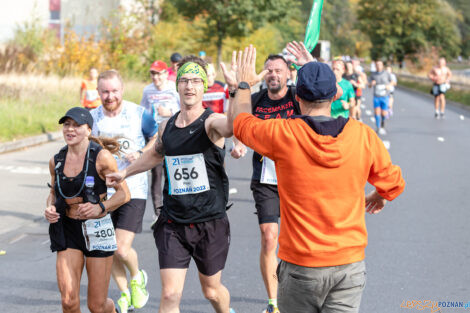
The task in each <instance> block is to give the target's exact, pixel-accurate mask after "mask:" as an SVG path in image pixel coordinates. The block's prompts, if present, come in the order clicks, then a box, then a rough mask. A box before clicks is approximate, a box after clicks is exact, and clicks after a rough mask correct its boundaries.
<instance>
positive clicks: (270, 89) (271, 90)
mask: <svg viewBox="0 0 470 313" xmlns="http://www.w3.org/2000/svg"><path fill="white" fill-rule="evenodd" d="M266 85H267V86H268V90H269V92H271V93H278V92H279V91H281V89H282V84H281V83H280V82H279V83H278V84H277V85H276V86H274V87H272V86H271V85H270V84H269V83H267V84H266Z"/></svg>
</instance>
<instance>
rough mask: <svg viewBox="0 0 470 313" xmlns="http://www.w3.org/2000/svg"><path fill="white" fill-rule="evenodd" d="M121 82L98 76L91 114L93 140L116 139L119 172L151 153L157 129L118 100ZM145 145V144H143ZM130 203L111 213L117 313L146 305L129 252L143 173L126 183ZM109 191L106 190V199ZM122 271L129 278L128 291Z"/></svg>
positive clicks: (142, 278) (113, 74)
mask: <svg viewBox="0 0 470 313" xmlns="http://www.w3.org/2000/svg"><path fill="white" fill-rule="evenodd" d="M122 92H123V84H122V78H121V76H120V75H119V73H118V72H117V71H115V70H110V71H106V72H103V73H101V74H100V75H99V76H98V94H99V95H100V98H101V102H102V105H101V106H99V107H98V108H96V109H94V110H92V111H91V112H90V113H91V115H92V116H93V121H94V123H93V129H92V135H93V136H96V137H98V136H103V137H112V138H116V139H117V140H118V141H119V143H120V145H121V147H120V155H116V156H115V158H116V161H117V164H118V168H119V169H124V168H126V167H128V166H129V165H130V164H131V163H133V162H134V161H135V160H137V159H139V158H140V157H141V155H142V154H143V152H144V151H146V150H148V149H151V148H152V146H153V145H154V143H155V140H156V134H157V130H158V126H157V124H156V123H155V120H154V119H153V117H152V116H151V115H150V114H148V113H147V112H146V111H145V109H144V108H143V107H141V106H139V105H137V104H135V103H132V102H129V101H125V100H123V99H122ZM146 142H147V144H146ZM126 182H127V186H128V187H129V191H130V192H131V200H130V201H129V202H128V203H126V204H124V205H122V206H121V207H119V208H118V209H117V210H115V211H113V212H112V214H111V218H112V220H113V224H114V228H115V229H116V241H117V246H118V249H117V251H116V253H115V254H114V261H113V267H112V269H111V273H112V275H113V278H114V280H115V281H116V284H117V286H118V288H119V290H120V291H121V297H120V298H119V299H118V301H117V307H119V309H120V312H121V313H127V311H128V310H129V309H132V307H134V308H137V309H138V308H142V307H143V306H144V305H145V304H146V303H147V301H148V298H149V294H148V292H147V290H146V285H147V273H146V272H145V271H144V270H139V262H138V258H137V252H136V251H135V250H134V248H132V242H133V241H134V238H135V234H136V233H140V232H142V220H143V217H144V212H145V203H146V200H147V194H148V177H147V173H145V172H144V173H141V174H139V175H136V176H134V177H131V178H129V179H126ZM111 190H112V189H108V196H109V194H110V191H111ZM126 269H127V270H128V271H129V274H130V278H131V281H130V289H131V290H129V286H128V282H127V275H126Z"/></svg>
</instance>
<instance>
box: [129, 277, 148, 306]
mask: <svg viewBox="0 0 470 313" xmlns="http://www.w3.org/2000/svg"><path fill="white" fill-rule="evenodd" d="M139 274H140V275H141V281H142V283H141V284H139V283H138V282H137V280H135V279H133V280H131V299H132V305H133V306H134V308H136V309H140V308H143V307H144V306H145V304H147V301H148V299H149V293H148V291H147V289H145V286H147V273H146V272H145V271H144V270H140V271H139Z"/></svg>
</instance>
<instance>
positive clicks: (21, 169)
mask: <svg viewBox="0 0 470 313" xmlns="http://www.w3.org/2000/svg"><path fill="white" fill-rule="evenodd" d="M0 170H3V171H9V172H10V173H15V174H37V175H47V174H49V170H48V169H47V168H45V167H39V166H13V165H0Z"/></svg>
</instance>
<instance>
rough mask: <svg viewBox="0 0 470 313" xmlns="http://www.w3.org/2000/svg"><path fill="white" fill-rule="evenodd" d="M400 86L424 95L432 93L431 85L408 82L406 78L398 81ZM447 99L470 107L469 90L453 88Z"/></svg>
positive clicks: (448, 92)
mask: <svg viewBox="0 0 470 313" xmlns="http://www.w3.org/2000/svg"><path fill="white" fill-rule="evenodd" d="M398 85H402V86H405V87H408V88H411V89H414V90H418V91H422V92H424V93H428V94H429V93H430V91H431V84H430V83H429V84H425V83H421V82H417V81H413V80H408V79H405V78H400V79H399V80H398ZM446 99H448V100H452V101H455V102H459V103H462V104H465V105H468V106H469V107H470V91H467V90H459V89H455V88H451V89H450V90H449V91H447V93H446Z"/></svg>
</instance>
